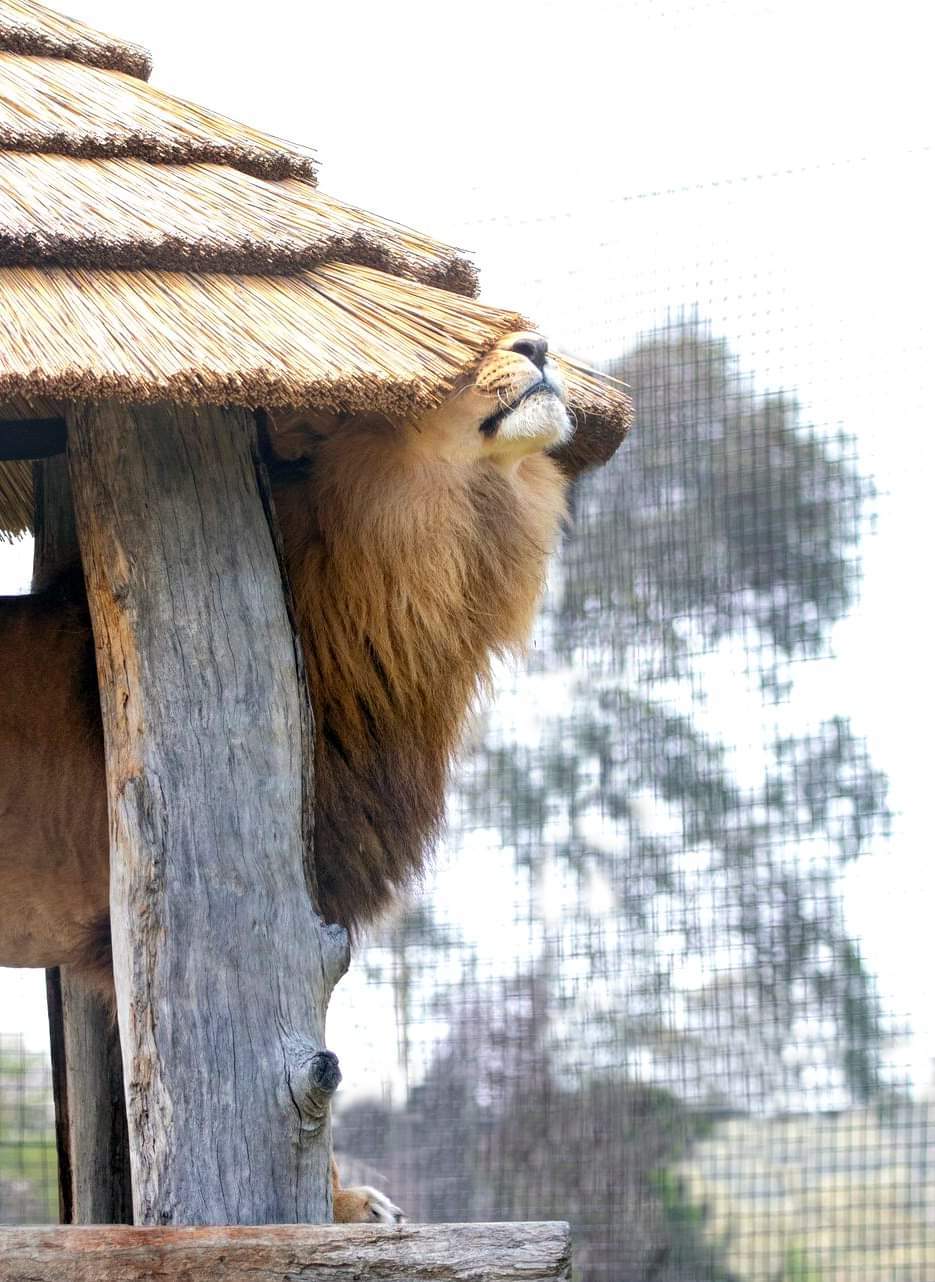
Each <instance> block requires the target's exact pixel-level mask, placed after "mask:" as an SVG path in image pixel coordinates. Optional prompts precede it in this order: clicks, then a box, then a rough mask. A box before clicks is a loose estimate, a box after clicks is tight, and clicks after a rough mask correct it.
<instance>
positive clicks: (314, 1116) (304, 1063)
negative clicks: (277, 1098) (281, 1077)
mask: <svg viewBox="0 0 935 1282" xmlns="http://www.w3.org/2000/svg"><path fill="white" fill-rule="evenodd" d="M290 1059H291V1063H290V1066H289V1070H288V1078H289V1093H290V1094H291V1096H292V1102H293V1104H294V1105H295V1107H296V1111H297V1112H298V1114H299V1118H300V1119H301V1127H302V1130H303V1131H312V1132H317V1131H319V1130H320V1129H321V1127H322V1126H323V1124H324V1122H325V1119H326V1117H327V1116H328V1107H329V1105H330V1103H331V1097H332V1095H333V1094H334V1093H335V1091H336V1090H337V1089H338V1086H339V1085H340V1082H341V1070H340V1068H339V1067H338V1057H337V1055H335V1054H334V1053H333V1052H332V1051H326V1050H316V1049H315V1048H314V1047H313V1046H311V1045H310V1044H309V1043H305V1044H304V1045H303V1044H301V1043H300V1042H299V1040H298V1039H296V1040H295V1041H294V1042H293V1044H292V1046H291V1048H290Z"/></svg>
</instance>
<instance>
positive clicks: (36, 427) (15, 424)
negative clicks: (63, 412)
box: [0, 418, 66, 463]
mask: <svg viewBox="0 0 935 1282" xmlns="http://www.w3.org/2000/svg"><path fill="white" fill-rule="evenodd" d="M65 439H66V428H65V420H64V419H63V418H17V419H2V420H0V462H4V463H8V462H11V461H12V460H14V459H32V458H34V459H41V458H50V457H51V456H52V455H53V454H64V453H65Z"/></svg>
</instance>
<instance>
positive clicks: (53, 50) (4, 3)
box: [0, 0, 152, 80]
mask: <svg viewBox="0 0 935 1282" xmlns="http://www.w3.org/2000/svg"><path fill="white" fill-rule="evenodd" d="M0 49H5V50H7V51H8V52H9V53H25V54H37V55H39V56H40V57H46V58H68V59H70V60H71V61H72V62H83V63H85V64H86V65H87V66H89V67H103V68H104V69H105V70H107V71H123V72H125V73H126V74H127V75H128V76H137V77H138V78H139V79H140V80H148V79H149V73H150V71H151V70H152V63H151V61H150V57H149V54H148V53H147V51H146V50H145V49H141V48H140V47H139V45H134V44H129V43H128V42H127V41H125V40H117V39H115V38H114V37H113V36H107V35H104V34H103V32H100V31H95V30H94V29H93V28H92V27H86V26H85V25H84V23H82V22H75V21H74V19H72V18H66V17H65V16H64V15H63V14H60V13H53V12H52V10H51V9H46V8H45V6H44V5H41V4H34V3H33V0H0Z"/></svg>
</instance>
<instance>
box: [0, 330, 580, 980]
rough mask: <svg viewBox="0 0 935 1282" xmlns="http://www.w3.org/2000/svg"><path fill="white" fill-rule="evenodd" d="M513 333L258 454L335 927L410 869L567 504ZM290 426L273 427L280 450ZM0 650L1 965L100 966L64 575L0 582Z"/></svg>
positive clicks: (95, 790)
mask: <svg viewBox="0 0 935 1282" xmlns="http://www.w3.org/2000/svg"><path fill="white" fill-rule="evenodd" d="M512 341H513V340H512V339H506V340H504V342H503V343H502V344H501V345H500V348H499V349H498V350H497V351H496V352H494V353H492V354H491V356H490V357H488V358H487V360H486V361H485V362H483V363H482V365H481V366H480V369H479V371H478V373H477V375H476V379H475V380H474V381H473V382H471V383H470V384H469V385H468V386H466V387H464V388H462V389H459V391H458V392H457V393H456V394H455V395H454V396H453V397H452V398H451V400H450V401H449V402H447V403H446V405H445V406H443V407H442V408H441V409H440V410H438V411H434V412H433V413H432V414H429V415H427V416H426V417H425V418H423V419H422V420H420V421H419V422H417V423H414V424H401V423H389V422H387V421H386V420H384V419H381V418H377V417H373V416H371V417H368V416H361V417H358V418H356V419H353V420H351V421H346V422H341V421H338V420H336V419H334V418H333V417H328V416H317V417H316V418H315V419H313V420H312V421H311V426H312V427H313V428H314V429H315V430H316V431H317V432H318V435H317V437H316V438H314V441H313V444H312V445H311V447H310V448H305V447H304V446H303V448H302V451H300V452H305V453H308V454H309V455H310V457H309V458H308V459H307V460H305V461H304V462H299V463H296V464H293V465H292V466H290V467H286V466H283V467H282V468H281V469H278V468H277V469H275V470H274V472H273V477H272V481H273V498H274V504H275V507H276V510H277V514H278V517H279V521H280V524H281V526H282V531H283V541H284V548H285V556H286V564H287V570H288V574H289V577H290V580H291V583H292V586H293V591H294V593H295V597H296V603H297V611H298V621H299V628H300V631H301V634H302V638H303V642H304V646H305V652H306V660H307V665H308V671H309V681H310V688H311V693H312V700H313V704H314V711H315V717H316V744H315V751H316V831H315V855H316V866H317V871H318V879H319V887H320V900H321V908H322V911H323V913H324V915H325V917H326V919H328V920H332V921H339V922H341V923H343V924H344V925H347V926H348V927H350V928H354V927H356V926H359V925H361V924H363V923H365V922H367V921H369V920H370V919H371V918H373V916H374V915H375V914H376V913H378V912H379V911H380V910H381V909H382V908H383V907H385V906H386V904H387V903H388V901H389V899H390V898H391V896H392V895H393V894H394V892H395V891H396V890H397V888H399V887H400V886H402V885H405V884H406V883H407V882H408V881H409V880H410V879H411V878H412V877H413V876H414V875H415V874H417V873H418V871H419V869H420V868H421V867H422V865H423V862H424V859H425V856H426V853H427V851H428V850H429V849H430V847H431V844H432V842H433V840H434V839H435V837H436V835H437V832H438V829H439V825H440V823H441V818H442V807H443V798H444V790H445V784H446V780H447V774H448V769H449V765H450V762H451V760H452V756H453V754H454V753H455V751H456V750H457V747H458V743H459V740H460V737H461V734H462V731H463V727H464V723H465V718H466V716H467V714H468V711H469V709H470V707H471V704H472V702H473V700H474V699H475V696H476V695H477V693H478V690H479V688H480V687H482V686H483V685H484V683H485V682H486V681H487V679H488V677H489V672H490V663H491V659H492V657H493V656H494V655H496V654H500V653H503V652H505V651H509V650H514V649H516V648H518V647H520V646H521V645H522V643H523V641H524V640H525V637H526V635H527V633H528V630H529V627H530V624H531V621H532V618H533V614H534V611H535V607H536V602H537V599H538V596H539V593H540V591H541V588H542V584H543V579H544V575H545V570H546V565H547V560H548V556H549V553H550V551H551V550H552V547H553V545H554V542H555V539H556V535H557V531H558V528H559V525H560V522H561V519H562V515H563V511H564V487H565V481H564V478H563V476H562V473H561V472H560V470H559V468H558V467H557V466H556V464H555V463H554V462H553V461H552V460H551V459H550V458H549V457H547V455H546V454H545V453H544V450H545V449H546V448H548V447H549V446H552V445H555V444H556V443H558V442H560V441H561V440H562V439H563V438H564V436H565V435H566V434H567V431H568V420H567V417H566V415H565V411H564V408H563V406H562V403H561V400H560V399H559V397H560V388H559V386H558V383H557V380H556V379H555V378H554V376H553V375H551V374H550V373H549V367H548V366H547V367H546V378H547V379H548V384H549V385H547V384H546V382H545V381H544V379H543V374H542V372H541V369H540V368H539V367H538V366H537V365H535V364H533V363H532V361H531V360H527V359H526V357H525V356H524V355H521V354H518V353H517V352H516V351H514V350H512V349H511V348H512ZM532 388H536V389H537V390H536V393H535V395H532V396H530V397H529V398H528V399H527V400H524V401H523V402H522V404H517V405H516V408H515V409H514V410H513V411H512V412H508V410H509V409H510V406H511V404H513V402H514V401H516V399H517V398H518V397H519V396H520V395H521V394H525V393H527V392H528V391H529V390H530V389H532ZM496 411H500V412H501V414H502V421H498V423H497V425H496V427H495V429H492V428H490V426H489V425H490V418H489V416H490V415H492V414H494V413H495V412H496ZM485 423H486V424H487V425H488V427H487V428H486V429H484V430H482V427H483V425H484V424H485ZM307 427H308V424H301V425H300V429H301V430H298V431H297V429H296V428H295V425H294V424H293V425H291V429H290V425H286V430H285V431H284V432H282V433H281V434H280V436H279V444H280V447H281V448H280V450H279V452H280V453H282V454H288V453H290V452H292V453H295V452H296V451H294V450H293V451H290V450H289V449H288V443H289V439H290V430H291V435H292V439H293V441H294V440H295V439H298V440H299V441H300V442H308V441H309V440H310V439H311V438H310V437H309V436H308V433H307V431H306V428H307ZM273 439H274V441H276V440H277V433H276V432H273ZM0 663H2V670H3V674H4V676H3V690H4V696H3V700H2V704H0V886H2V888H3V893H2V900H0V902H2V907H0V965H16V966H51V965H59V964H71V965H75V966H84V967H85V968H86V969H87V971H88V973H89V975H92V976H93V975H99V976H100V975H105V976H106V972H107V957H108V926H107V901H108V855H107V849H108V840H107V813H106V789H105V782H104V761H103V736H102V729H101V722H100V712H99V708H98V705H97V697H96V687H95V678H94V661H93V643H92V637H91V632H90V625H89V623H88V618H87V613H86V609H85V607H84V603H83V596H82V589H81V580H80V574H78V575H73V576H71V577H70V578H69V577H68V576H66V577H64V578H63V579H62V580H60V581H59V582H58V583H57V584H56V585H55V586H54V587H53V588H51V589H49V590H47V591H46V592H44V593H42V594H39V595H37V596H33V597H26V598H15V597H14V598H3V599H0Z"/></svg>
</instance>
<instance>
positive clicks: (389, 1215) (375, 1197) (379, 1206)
mask: <svg viewBox="0 0 935 1282" xmlns="http://www.w3.org/2000/svg"><path fill="white" fill-rule="evenodd" d="M334 1221H335V1223H336V1224H405V1222H406V1217H405V1215H403V1213H402V1211H401V1210H400V1209H399V1207H398V1206H397V1205H396V1204H395V1203H394V1202H391V1201H390V1199H389V1198H388V1197H387V1196H386V1194H385V1193H381V1192H380V1190H379V1189H374V1188H370V1187H369V1185H366V1184H360V1185H357V1186H356V1187H353V1188H349V1189H344V1188H342V1189H341V1190H340V1191H339V1192H336V1193H335V1195H334Z"/></svg>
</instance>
